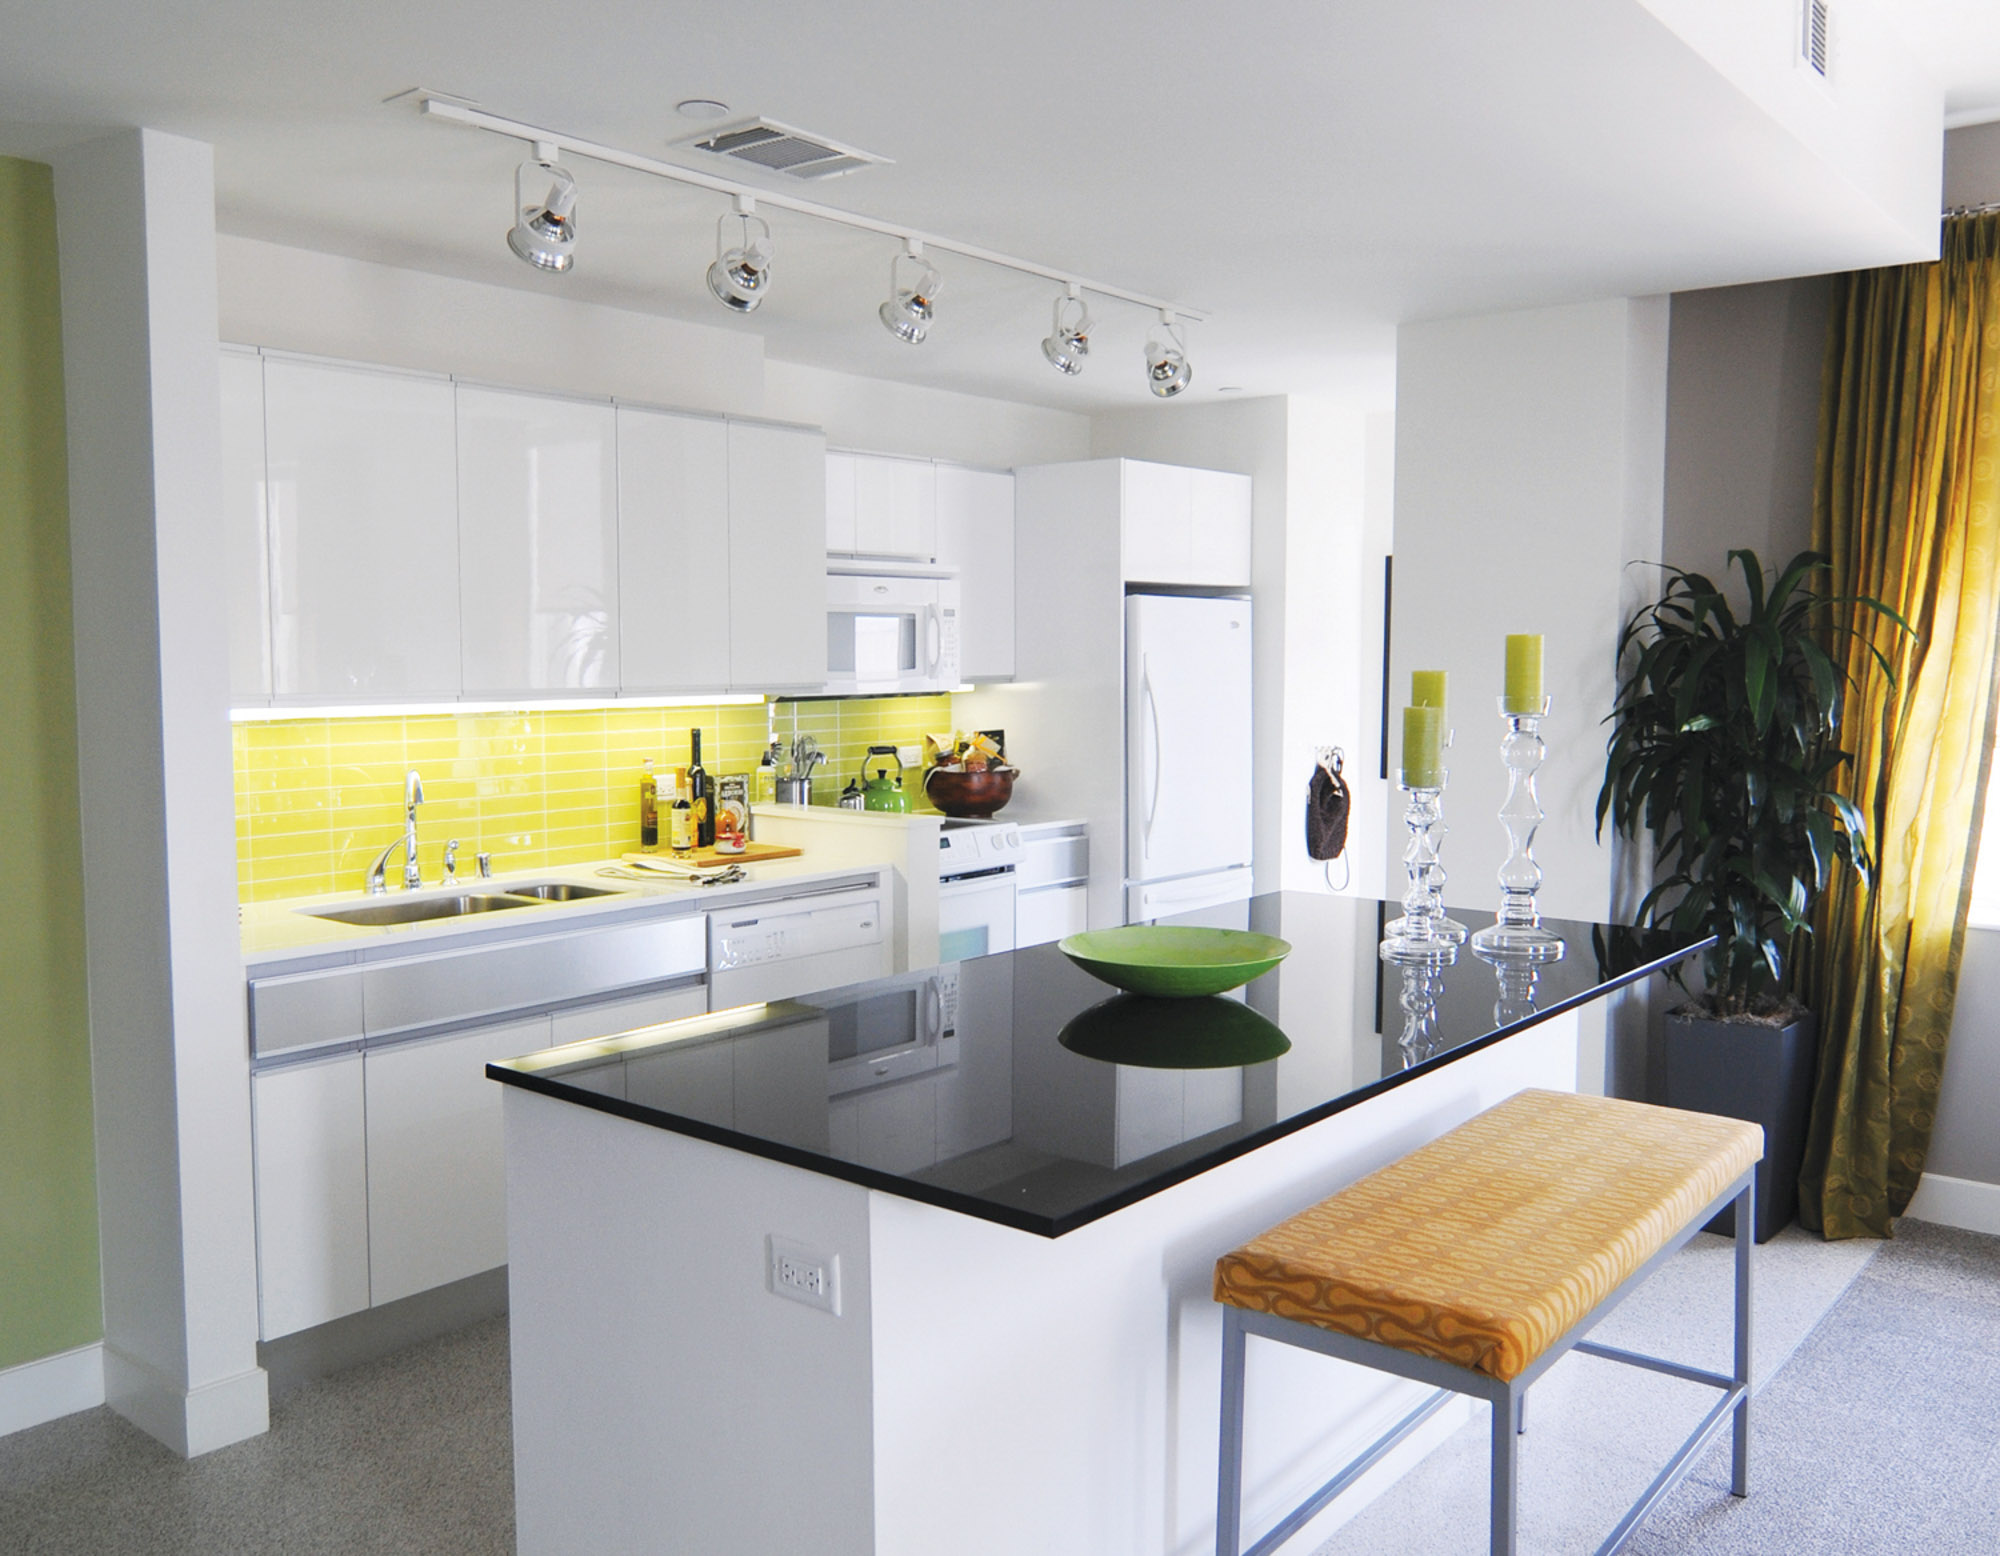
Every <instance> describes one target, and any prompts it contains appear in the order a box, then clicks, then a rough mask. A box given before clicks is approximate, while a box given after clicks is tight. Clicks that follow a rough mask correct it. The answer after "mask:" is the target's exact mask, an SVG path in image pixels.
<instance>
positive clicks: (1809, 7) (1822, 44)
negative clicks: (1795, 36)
mask: <svg viewBox="0 0 2000 1556" xmlns="http://www.w3.org/2000/svg"><path fill="white" fill-rule="evenodd" d="M1831 9H1832V5H1831V0H1799V63H1800V64H1802V65H1804V66H1805V67H1806V69H1808V70H1810V71H1811V72H1812V73H1813V74H1814V75H1816V76H1818V77H1819V78H1820V79H1821V80H1825V79H1826V67H1827V34H1828V31H1829V29H1830V23H1831V18H1830V15H1829V13H1830V11H1831Z"/></svg>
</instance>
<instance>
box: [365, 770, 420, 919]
mask: <svg viewBox="0 0 2000 1556" xmlns="http://www.w3.org/2000/svg"><path fill="white" fill-rule="evenodd" d="M423 802H424V780H423V779H422V778H421V777H419V776H418V775H417V770H416V769H415V768H414V767H412V768H411V769H410V770H409V771H408V772H407V773H405V774H403V835H402V836H401V837H399V838H397V839H396V840H395V841H394V842H392V843H390V845H389V846H388V847H387V848H385V849H383V850H382V852H381V853H379V854H377V855H376V856H375V862H374V863H373V864H372V865H370V866H369V867H368V890H369V892H370V894H371V895H376V896H379V895H380V894H381V893H383V892H385V891H387V890H388V889H389V888H388V885H387V883H386V882H385V881H384V880H383V879H382V876H383V872H384V871H385V870H387V869H388V867H389V856H390V855H391V854H393V853H394V852H395V851H396V850H397V849H398V848H400V849H402V851H403V889H404V890H405V891H415V890H416V889H417V888H418V887H419V886H421V885H423V884H424V877H423V874H422V872H421V871H419V870H418V869H417V807H418V806H419V805H421V804H423Z"/></svg>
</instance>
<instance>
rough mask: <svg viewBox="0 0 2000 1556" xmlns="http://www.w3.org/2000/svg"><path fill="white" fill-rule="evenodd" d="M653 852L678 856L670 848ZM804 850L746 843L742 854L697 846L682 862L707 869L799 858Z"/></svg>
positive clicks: (670, 856) (776, 845)
mask: <svg viewBox="0 0 2000 1556" xmlns="http://www.w3.org/2000/svg"><path fill="white" fill-rule="evenodd" d="M653 852H654V853H656V854H657V855H658V856H659V857H660V858H662V859H673V858H675V857H677V856H676V855H675V854H674V852H673V850H671V849H668V848H658V849H655V850H653ZM804 852H805V850H804V849H803V848H786V847H785V846H784V845H782V844H780V843H745V844H744V845H743V852H742V853H740V854H723V853H717V852H716V851H715V850H714V849H713V848H697V849H696V850H695V851H694V852H693V853H691V854H689V855H688V856H687V857H686V858H685V859H682V860H681V863H683V864H692V865H698V866H700V867H701V868H703V869H707V868H708V867H709V866H710V865H718V864H762V863H763V862H764V861H765V860H767V859H797V858H798V857H799V856H800V855H802V854H803V853H804Z"/></svg>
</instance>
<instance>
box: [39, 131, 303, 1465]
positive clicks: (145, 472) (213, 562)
mask: <svg viewBox="0 0 2000 1556" xmlns="http://www.w3.org/2000/svg"><path fill="white" fill-rule="evenodd" d="M55 177H56V210H57V224H58V232H57V236H58V240H59V246H60V252H61V267H62V291H63V371H64V376H65V379H66V393H67V397H68V407H67V410H68V425H69V469H70V544H71V556H72V575H73V579H74V590H75V600H76V610H75V622H76V629H75V630H76V660H77V677H76V684H77V737H78V756H79V763H78V766H79V777H80V796H81V801H82V816H83V852H84V860H83V866H84V927H85V935H86V940H87V947H88V949H87V972H88V980H89V988H90V1026H91V1068H92V1094H93V1099H94V1104H95V1114H96V1139H97V1185H98V1200H99V1216H98V1219H99V1235H100V1239H101V1244H102V1261H103V1280H104V1374H105V1393H106V1397H107V1399H108V1401H109V1403H110V1404H111V1405H112V1406H113V1407H114V1408H115V1409H117V1410H118V1411H119V1412H120V1413H121V1414H123V1415H125V1416H126V1417H128V1418H129V1419H130V1420H132V1421H134V1422H135V1423H137V1424H138V1425H139V1426H140V1427H142V1428H144V1429H145V1430H146V1431H148V1432H150V1433H152V1434H153V1435H154V1436H155V1437H157V1438H159V1439H160V1440H161V1441H163V1442H165V1443H166V1444H168V1446H170V1447H172V1448H174V1449H176V1450H177V1451H179V1452H181V1453H184V1454H189V1455H193V1454H198V1453H204V1452H207V1451H208V1450H209V1449H211V1448H218V1447H221V1446H223V1445H224V1444H226V1443H230V1442H234V1441H237V1440H238V1439H240V1438H243V1437H246V1436H251V1435H254V1434H255V1433H258V1432H261V1431H263V1430H264V1427H265V1424H266V1422H267V1419H268V1391H267V1389H266V1385H265V1379H264V1374H263V1372H262V1370H261V1369H260V1368H259V1367H258V1366H257V1357H256V1336H257V1269H256V1241H255V1233H254V1230H253V1217H252V1209H251V1179H250V1085H249V1047H248V1042H247V1038H246V1033H245V1026H244V1003H243V963H242V958H241V956H240V954H239V950H238V940H237V936H238V931H237V913H236V879H235V876H236V870H235V820H234V815H233V810H232V805H231V799H230V790H231V778H230V754H229V714H228V709H229V650H228V643H227V639H226V637H225V631H226V628H225V626H224V623H223V620H222V617H221V614H220V613H219V612H218V611H216V609H215V608H214V600H215V586H216V580H218V579H219V578H220V577H221V576H222V573H223V565H222V562H223V559H222V532H221V528H220V526H219V525H218V524H217V523H216V522H215V514H216V512H217V510H218V508H219V506H220V502H221V490H222V474H221V464H222V454H221V439H222V431H221V397H220V388H219V385H218V382H217V353H216V335H215V319H216V301H215V273H216V272H215V246H214V245H215V236H214V228H213V225H212V221H211V218H210V216H209V213H210V212H212V211H213V210H214V208H215V188H214V168H213V159H212V157H211V154H210V152H209V148H208V147H206V146H204V145H201V144H199V143H197V142H194V141H188V140H182V139H180V138H178V137H175V136H170V135H162V134H160V133H158V132H156V131H152V130H144V131H137V130H134V131H124V132H120V133H118V134H115V135H112V136H109V137H106V138H105V139H102V140H98V141H94V142H91V143H88V144H86V145H82V146H78V147H75V148H73V149H71V150H69V151H67V152H65V153H63V154H62V155H61V156H59V157H58V158H57V159H56V161H55Z"/></svg>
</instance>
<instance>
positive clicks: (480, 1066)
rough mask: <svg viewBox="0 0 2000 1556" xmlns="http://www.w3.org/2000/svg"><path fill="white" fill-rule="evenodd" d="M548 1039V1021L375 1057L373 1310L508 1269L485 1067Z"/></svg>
mask: <svg viewBox="0 0 2000 1556" xmlns="http://www.w3.org/2000/svg"><path fill="white" fill-rule="evenodd" d="M548 1044H549V1018H548V1017H547V1016H535V1017H531V1018H529V1019H527V1020H524V1021H508V1022H501V1023H498V1024H496V1025H493V1026H484V1027H476V1028H474V1029H473V1030H471V1031H469V1032H455V1033H452V1034H451V1035H450V1036H447V1037H435V1038H426V1039H423V1040H420V1041H418V1042H413V1043H402V1044H398V1045H396V1046H394V1047H390V1048H379V1049H371V1050H370V1051H369V1053H368V1056H367V1063H366V1070H367V1098H368V1129H367V1138H368V1256H369V1264H370V1267H371V1269H372V1271H373V1278H372V1280H371V1283H370V1284H371V1291H372V1296H373V1300H374V1302H375V1304H376V1305H377V1306H380V1305H381V1304H382V1303H384V1302H393V1301H395V1300H396V1299H397V1298H398V1297H407V1296H411V1295H413V1294H414V1293H416V1292H419V1291H424V1290H427V1289H429V1288H430V1287H432V1286H442V1285H444V1284H445V1283H446V1282H447V1281H454V1280H461V1279H463V1278H464V1277H465V1276H468V1275H477V1274H478V1273H479V1272H480V1271H482V1270H490V1269H492V1268H494V1267H495V1266H496V1265H501V1264H505V1263H506V1262H507V1186H506V1185H507V1180H506V1169H505V1160H504V1156H503V1153H502V1150H501V1141H500V1086H499V1083H498V1082H495V1081H490V1080H488V1079H487V1078H486V1065H487V1063H488V1062H489V1061H491V1060H494V1059H510V1058H513V1057H514V1056H515V1055H517V1054H524V1053H531V1052H533V1051H535V1050H536V1049H540V1048H546V1047H547V1046H548Z"/></svg>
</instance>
